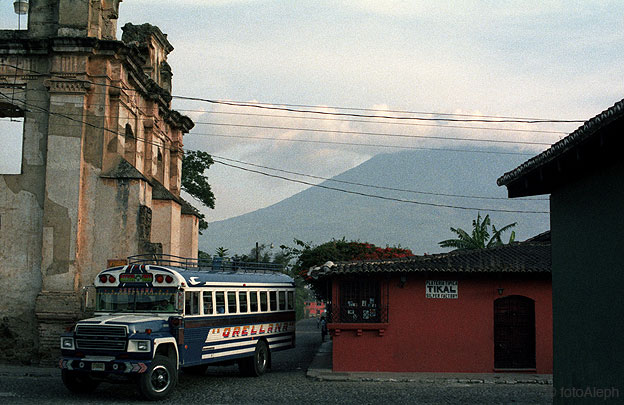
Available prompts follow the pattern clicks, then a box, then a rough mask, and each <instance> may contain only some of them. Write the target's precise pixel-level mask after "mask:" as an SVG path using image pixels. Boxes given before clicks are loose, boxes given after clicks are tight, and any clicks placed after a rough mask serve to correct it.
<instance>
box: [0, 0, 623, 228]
mask: <svg viewBox="0 0 624 405" xmlns="http://www.w3.org/2000/svg"><path fill="white" fill-rule="evenodd" d="M0 5H2V7H4V8H5V9H6V8H9V7H12V1H11V2H10V1H8V0H0ZM9 11H11V10H10V8H9ZM623 11H624V3H622V2H620V1H601V2H587V1H581V2H576V1H566V2H564V1H523V2H518V1H504V0H497V1H487V0H483V1H461V2H457V1H453V2H445V1H418V2H414V1H399V0H387V1H383V0H377V1H374V0H370V1H369V0H343V1H340V0H332V1H323V0H319V1H314V2H312V1H303V0H302V1H262V0H177V1H175V2H172V1H164V0H163V1H161V0H125V1H123V2H122V3H121V6H120V11H119V21H118V27H119V29H118V38H119V39H120V38H121V27H122V26H123V25H124V24H125V23H127V22H132V23H134V24H141V23H144V22H149V23H151V24H153V25H157V26H158V27H159V28H160V29H161V30H162V31H163V32H164V33H165V34H167V35H168V39H169V41H170V42H171V44H172V45H173V46H174V48H175V49H174V51H173V52H172V53H171V54H170V55H169V58H168V62H169V64H170V65H171V66H172V69H173V94H174V96H187V97H197V98H202V99H210V100H230V101H235V102H241V103H270V104H271V105H272V106H274V107H275V105H282V106H284V105H286V106H288V107H287V108H289V109H302V110H317V111H320V110H321V109H320V108H321V107H322V111H324V112H326V113H327V112H329V113H338V114H360V115H369V116H370V115H372V116H394V117H398V116H400V117H412V118H413V117H416V116H418V117H428V118H438V119H439V118H443V117H450V116H446V115H441V114H449V113H451V114H467V115H468V116H462V117H459V118H470V119H472V118H475V117H474V116H511V117H530V118H547V119H565V120H586V119H589V118H591V117H593V116H594V115H596V114H598V113H600V112H601V111H603V110H604V109H606V108H608V107H610V106H611V105H613V104H614V103H615V102H617V101H619V100H620V99H622V98H623V97H624V80H622V60H621V58H622V57H621V55H624V20H623V19H622V18H621V16H622V15H623V13H622V12H623ZM23 24H24V20H22V25H23ZM16 26H17V17H16V15H15V14H13V13H12V12H8V13H5V12H0V29H9V28H10V29H15V28H16ZM293 105H304V106H310V107H292V106H293ZM312 107H315V108H312ZM173 108H174V109H177V110H178V111H180V112H182V113H183V114H186V115H188V116H189V117H191V118H192V119H193V120H194V121H195V123H196V125H195V128H194V129H193V130H192V131H191V132H190V133H189V134H187V135H185V137H184V147H185V149H189V150H197V149H199V150H204V151H207V152H209V153H211V154H212V155H213V156H214V157H215V160H219V159H218V158H217V157H219V158H220V159H221V160H220V161H222V162H229V163H232V164H235V165H239V166H244V167H247V168H248V169H249V168H251V169H253V170H259V171H263V172H265V173H271V174H277V175H280V176H286V177H290V178H296V179H299V180H304V181H308V182H314V183H318V182H319V181H320V180H319V179H311V178H309V177H301V176H295V175H293V174H285V173H284V172H275V171H270V170H269V169H266V167H270V168H277V169H282V170H286V171H291V172H298V173H305V174H309V175H314V176H318V177H331V176H334V175H337V174H339V173H341V172H343V171H345V170H348V169H349V168H352V167H354V166H356V165H358V164H360V163H362V162H364V161H366V160H367V159H369V158H371V157H372V156H374V155H375V154H378V153H388V152H391V151H393V150H396V151H399V150H401V149H400V148H418V147H424V148H465V149H471V150H474V149H481V150H484V149H489V148H492V147H498V148H502V150H505V151H510V152H519V153H527V159H528V158H530V157H531V156H532V155H535V154H537V153H539V152H540V151H542V150H544V149H545V148H546V147H548V144H552V143H553V142H556V141H557V140H559V139H561V138H562V137H563V136H565V134H568V133H570V132H572V131H573V130H574V129H576V128H577V127H578V126H579V125H580V124H579V123H540V124H524V123H504V124H503V123H500V124H492V123H474V122H469V123H466V122H448V121H416V120H407V119H373V118H369V117H353V116H345V115H327V114H323V115H321V114H309V113H308V114H304V113H301V112H293V111H284V110H269V109H260V108H255V107H240V106H228V105H224V104H215V103H208V102H199V101H192V102H191V101H185V100H182V99H180V98H174V99H173ZM345 108H350V109H345ZM355 108H358V109H363V110H355ZM398 111H408V112H421V113H429V114H426V115H424V114H406V113H401V112H398ZM454 117H455V118H458V116H454ZM365 121H366V122H365ZM406 124H409V125H406ZM462 126H464V127H465V126H473V127H478V128H481V129H468V128H458V127H462ZM9 127H10V128H9ZM258 127H263V128H258ZM267 127H271V128H267ZM276 127H277V128H276ZM11 128H12V129H11ZM16 128H17V129H16ZM483 128H485V129H483ZM494 129H497V130H494ZM525 131H549V132H525ZM19 132H20V127H19V123H9V122H7V120H6V119H0V133H4V136H2V137H0V172H2V171H4V172H6V171H10V170H15V166H17V167H18V168H19V159H17V160H18V161H17V162H16V161H15V160H16V157H18V156H19V153H16V150H19V148H20V145H19V138H20V135H19ZM380 134H385V135H380ZM422 137H436V138H422ZM266 138H273V139H266ZM438 138H454V139H438ZM457 138H461V139H457ZM466 138H472V139H488V140H498V141H501V140H503V141H513V142H535V143H540V144H538V145H535V144H527V143H524V144H520V143H515V144H512V143H509V144H507V143H493V142H475V141H473V140H470V141H469V140H466ZM302 141H305V142H302ZM354 143H359V144H369V145H374V146H355V145H352V144H354ZM543 144H546V145H543ZM432 153H435V151H432ZM484 156H486V155H483V154H475V158H484ZM226 158H227V159H234V160H238V161H242V162H247V163H252V164H255V165H257V166H248V165H244V164H241V163H234V162H232V161H231V160H230V161H225V160H223V159H226ZM11 165H13V166H11ZM258 166H263V167H258ZM11 167H13V168H11ZM511 169H513V168H510V170H511ZM18 170H19V169H18ZM206 174H207V176H208V179H209V182H210V184H211V186H212V187H213V191H214V193H215V196H216V207H215V209H214V210H209V209H203V212H205V214H206V219H207V220H208V221H209V222H211V221H216V220H221V219H225V218H229V217H232V216H236V215H240V214H243V213H246V212H250V211H253V210H256V209H259V208H262V207H265V206H268V205H271V204H273V203H276V202H278V201H280V200H282V199H284V198H286V197H288V196H290V195H293V194H294V193H297V192H299V191H301V190H303V189H305V188H306V187H308V186H307V185H303V184H297V183H293V182H288V181H285V180H283V179H277V178H271V177H268V176H264V175H260V174H257V173H252V172H249V171H243V170H239V169H236V168H232V167H228V166H225V165H222V164H219V163H215V164H214V165H213V166H212V167H211V168H210V169H209V170H208V171H207V172H206ZM458 175H459V174H458ZM462 175H469V173H464V174H462ZM501 175H502V173H501ZM426 191H433V192H435V185H434V184H432V185H431V190H426ZM501 193H502V194H503V195H504V190H501ZM187 198H188V199H189V200H191V201H192V198H191V197H188V196H187ZM194 204H195V205H196V206H199V203H197V202H195V203H194Z"/></svg>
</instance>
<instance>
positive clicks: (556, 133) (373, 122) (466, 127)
mask: <svg viewBox="0 0 624 405" xmlns="http://www.w3.org/2000/svg"><path fill="white" fill-rule="evenodd" d="M177 111H181V112H199V113H205V114H223V115H236V116H249V117H267V118H288V119H299V120H319V121H340V122H360V123H365V124H376V125H409V126H419V127H435V128H459V129H478V130H485V131H504V132H527V133H541V134H553V135H568V134H569V132H566V131H549V130H539V129H519V128H493V127H474V126H467V125H440V124H422V123H417V122H403V121H399V122H396V121H389V122H385V121H370V120H362V119H345V118H327V117H302V116H293V115H277V114H252V113H243V112H234V111H208V110H189V109H177ZM195 123H196V124H206V123H205V122H198V121H195Z"/></svg>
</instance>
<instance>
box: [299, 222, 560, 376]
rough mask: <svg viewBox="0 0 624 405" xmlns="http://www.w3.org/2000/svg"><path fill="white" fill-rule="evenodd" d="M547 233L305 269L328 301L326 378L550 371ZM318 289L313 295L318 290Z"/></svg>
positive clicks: (550, 317) (329, 263)
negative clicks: (329, 374) (330, 373)
mask: <svg viewBox="0 0 624 405" xmlns="http://www.w3.org/2000/svg"><path fill="white" fill-rule="evenodd" d="M550 264H551V263H550V234H549V233H547V234H543V235H540V236H538V237H536V238H533V239H530V240H528V241H525V242H521V243H515V244H511V245H505V246H501V247H496V248H490V249H483V250H473V251H456V252H451V253H444V254H437V255H430V256H414V257H410V258H405V259H393V260H381V261H365V262H343V263H337V264H334V263H331V262H328V263H326V264H325V265H324V266H321V267H316V268H313V269H311V270H310V273H309V275H310V276H311V277H312V278H313V279H315V280H316V281H315V282H316V283H317V286H325V288H326V289H327V292H328V293H329V294H328V295H329V296H330V297H331V306H330V308H329V312H330V314H329V315H330V316H329V322H330V323H329V325H328V326H329V329H330V333H331V335H332V339H333V369H334V371H394V372H471V373H475V372H476V373H490V372H496V371H501V372H504V371H526V372H533V373H540V374H541V373H545V374H549V373H552V362H553V356H552V352H553V338H552V303H551V290H552V289H551V274H550V267H551V266H550ZM321 288H322V287H321Z"/></svg>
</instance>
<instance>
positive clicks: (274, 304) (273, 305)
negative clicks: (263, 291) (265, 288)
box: [269, 291, 277, 311]
mask: <svg viewBox="0 0 624 405" xmlns="http://www.w3.org/2000/svg"><path fill="white" fill-rule="evenodd" d="M269 301H270V302H271V308H270V309H269V311H277V291H270V292H269Z"/></svg>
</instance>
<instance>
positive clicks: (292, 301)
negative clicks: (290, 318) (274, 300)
mask: <svg viewBox="0 0 624 405" xmlns="http://www.w3.org/2000/svg"><path fill="white" fill-rule="evenodd" d="M288 309H290V310H292V309H295V293H294V292H293V291H288Z"/></svg>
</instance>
